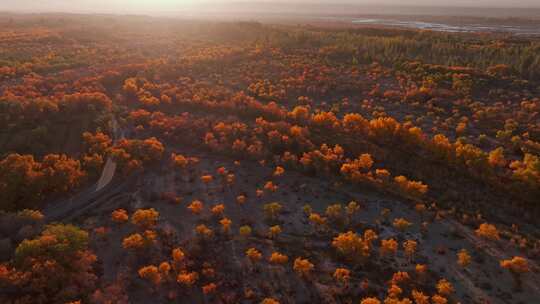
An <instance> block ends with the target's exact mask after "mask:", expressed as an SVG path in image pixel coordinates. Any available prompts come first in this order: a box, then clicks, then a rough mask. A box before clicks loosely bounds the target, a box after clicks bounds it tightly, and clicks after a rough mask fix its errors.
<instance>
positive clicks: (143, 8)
mask: <svg viewBox="0 0 540 304" xmlns="http://www.w3.org/2000/svg"><path fill="white" fill-rule="evenodd" d="M255 3H273V4H280V3H283V4H286V5H291V4H293V5H294V4H297V5H305V6H306V8H309V6H311V5H333V6H337V5H339V4H347V5H359V6H362V5H363V6H375V5H378V6H428V7H492V8H501V7H512V8H532V7H534V8H538V7H540V2H539V1H537V0H516V1H512V2H508V1H502V0H476V1H475V0H456V1H451V2H448V1H442V0H437V1H429V0H399V1H398V0H380V1H374V0H360V1H350V0H349V1H347V0H343V1H321V0H319V1H317V0H296V1H283V0H274V1H267V0H251V1H236V0H212V1H204V0H203V1H200V0H154V1H147V0H2V1H0V10H3V11H32V12H52V11H56V12H99V13H148V14H151V13H159V12H166V11H182V10H188V9H193V8H197V9H213V8H215V7H214V6H216V5H217V6H218V7H225V8H226V9H228V10H231V9H242V7H243V6H244V5H249V4H255ZM228 4H229V5H230V6H229V5H228Z"/></svg>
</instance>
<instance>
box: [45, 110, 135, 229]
mask: <svg viewBox="0 0 540 304" xmlns="http://www.w3.org/2000/svg"><path fill="white" fill-rule="evenodd" d="M111 123H112V129H113V137H114V138H113V142H114V143H116V142H117V141H118V140H119V139H122V138H124V131H123V130H120V128H119V127H118V122H117V121H116V119H115V118H114V117H113V119H112V120H111ZM116 167H117V165H116V162H115V161H114V160H113V159H112V157H110V156H109V157H108V158H107V161H106V163H105V166H103V171H102V172H101V176H100V178H99V180H98V181H97V182H96V183H95V184H94V185H91V186H90V187H88V188H86V189H84V190H82V191H80V192H79V193H77V194H76V195H74V196H72V197H70V198H68V199H66V200H64V201H61V202H56V203H52V204H49V205H48V206H47V207H46V208H45V209H44V210H43V214H44V215H45V219H46V221H47V222H54V221H60V220H69V219H72V218H75V217H76V216H79V215H81V214H83V213H84V212H86V211H88V210H89V209H91V208H95V207H96V206H97V205H98V204H100V203H102V202H103V201H106V200H107V199H110V198H111V197H113V196H116V195H118V194H119V193H120V192H121V191H122V190H123V189H124V188H125V186H126V185H127V184H128V183H129V180H123V181H121V182H120V183H116V184H115V183H111V182H112V181H113V178H114V175H115V173H116Z"/></svg>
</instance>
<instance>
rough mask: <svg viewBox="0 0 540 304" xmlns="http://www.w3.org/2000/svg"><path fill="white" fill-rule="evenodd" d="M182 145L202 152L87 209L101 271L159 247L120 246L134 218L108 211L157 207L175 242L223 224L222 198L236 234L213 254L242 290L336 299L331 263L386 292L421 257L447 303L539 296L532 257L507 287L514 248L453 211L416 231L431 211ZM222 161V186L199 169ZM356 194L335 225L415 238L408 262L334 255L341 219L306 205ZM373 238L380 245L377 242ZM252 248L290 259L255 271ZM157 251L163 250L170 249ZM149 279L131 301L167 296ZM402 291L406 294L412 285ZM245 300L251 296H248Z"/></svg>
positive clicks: (304, 299) (114, 270)
mask: <svg viewBox="0 0 540 304" xmlns="http://www.w3.org/2000/svg"><path fill="white" fill-rule="evenodd" d="M178 152H179V153H183V154H184V155H188V156H196V157H199V158H200V162H199V163H198V164H197V165H195V166H193V167H192V168H191V169H190V170H189V172H188V173H186V172H181V171H179V170H174V169H173V168H171V167H169V166H165V167H163V168H160V169H158V170H154V171H152V172H146V173H145V174H144V175H142V177H141V179H140V181H139V187H138V188H137V189H135V190H134V191H133V192H132V193H129V194H126V195H125V196H124V197H123V198H121V199H116V200H115V201H112V202H110V203H107V204H106V205H103V206H102V207H101V208H98V209H96V210H93V214H94V216H93V217H90V218H88V219H87V221H86V224H87V225H88V226H93V227H96V226H99V225H103V226H106V227H107V228H109V232H108V233H107V234H106V235H105V236H104V237H103V238H100V240H99V241H96V242H94V247H95V250H96V252H97V253H98V256H99V259H100V261H101V263H102V265H103V274H104V278H105V280H107V281H109V282H112V281H114V279H115V277H116V276H117V274H118V272H119V271H125V272H127V273H131V275H132V276H134V277H135V276H136V268H137V267H140V266H141V265H144V264H145V262H153V263H159V258H158V257H159V255H160V253H157V254H155V255H154V257H153V258H150V260H145V261H140V260H137V258H136V257H133V256H132V255H130V254H128V253H127V252H126V251H125V250H124V249H123V248H122V247H121V243H122V239H123V238H124V237H125V236H127V235H129V234H130V233H133V231H134V230H135V228H134V227H133V225H131V224H124V225H118V224H113V223H112V222H111V221H110V219H109V214H110V212H111V211H112V210H114V209H116V208H125V209H127V210H128V211H129V212H130V214H131V213H132V212H134V210H136V209H139V208H155V209H156V210H157V211H159V213H160V220H159V230H160V231H168V233H172V235H173V236H174V237H173V239H174V242H175V243H176V244H188V243H189V242H190V240H192V239H194V238H196V237H197V236H196V235H195V232H194V227H195V226H196V225H198V224H200V223H205V224H207V225H208V226H209V227H210V228H213V229H215V230H217V229H219V224H217V221H216V220H215V219H212V217H211V214H210V211H209V209H210V206H213V205H215V204H218V203H223V204H225V212H224V213H225V216H227V217H228V218H230V219H231V220H232V221H233V225H232V230H231V231H232V234H233V235H234V237H233V238H232V239H231V240H228V241H224V242H222V244H220V245H219V250H218V251H219V255H218V256H214V258H215V259H216V260H219V261H221V262H220V265H221V266H222V267H224V268H225V269H229V270H230V271H231V273H230V276H231V278H234V280H232V281H234V282H237V283H238V284H237V286H236V288H237V289H238V290H242V289H244V288H251V289H254V290H256V291H259V292H260V293H261V294H264V295H266V296H274V297H276V298H279V299H280V301H281V303H314V302H321V303H342V301H341V299H340V298H339V296H337V297H336V296H334V297H332V296H330V297H328V293H331V292H330V291H334V293H335V287H332V286H333V285H335V284H334V283H333V281H332V278H331V275H332V273H333V271H334V269H335V268H336V267H348V268H350V269H352V270H353V271H352V273H353V274H352V278H351V286H355V285H358V284H359V283H360V282H361V281H362V280H364V279H368V280H369V281H370V284H372V286H374V289H373V292H375V293H379V292H382V293H380V296H382V295H383V293H384V289H385V287H386V286H385V284H386V282H387V281H388V280H389V279H390V278H391V276H392V274H393V273H394V272H396V271H408V272H409V273H411V274H412V273H414V266H415V264H416V263H425V264H427V265H428V267H429V275H428V278H427V279H426V280H427V281H426V282H422V284H423V286H431V287H426V288H429V289H428V290H425V291H426V292H428V293H430V294H433V293H434V288H433V286H434V285H435V283H436V281H437V280H438V279H440V278H446V279H448V280H449V281H450V282H451V283H452V284H453V285H454V288H455V290H456V292H455V294H454V295H453V296H452V297H451V298H452V300H453V301H452V303H454V301H455V302H457V301H460V302H461V303H495V304H497V303H501V304H502V303H530V304H535V303H539V299H540V289H539V286H540V280H539V276H538V274H537V273H534V270H535V269H534V267H536V265H534V264H533V272H532V273H529V274H526V275H525V276H524V280H523V281H524V284H523V292H520V293H516V292H514V291H513V280H512V276H511V275H510V274H509V272H508V271H507V270H504V269H501V268H500V267H499V260H500V259H503V258H505V259H506V258H511V257H512V256H514V255H519V252H518V251H517V250H516V249H515V248H514V247H510V246H507V245H505V241H500V242H491V241H483V240H480V239H478V238H477V237H476V235H475V234H474V231H473V229H471V228H470V227H466V226H463V225H462V224H460V223H458V222H456V221H454V220H452V219H449V218H446V219H445V218H443V219H440V220H436V221H434V222H433V223H430V224H429V229H428V231H427V233H422V232H421V224H420V223H421V222H422V221H425V220H426V219H427V218H428V216H427V215H424V216H421V215H420V214H419V213H417V212H416V211H415V210H414V209H413V208H412V207H411V206H409V205H407V204H406V203H404V202H401V201H400V200H399V199H397V198H391V197H388V196H387V195H382V194H379V193H376V192H373V191H372V190H369V189H362V188H360V187H353V186H348V185H339V184H336V181H335V180H334V179H333V178H330V177H321V178H314V177H309V176H306V175H304V174H301V173H298V172H292V171H286V173H285V174H284V175H283V176H280V177H273V176H272V172H273V167H265V166H262V165H260V164H259V163H257V162H251V161H241V164H240V165H235V164H234V163H233V161H232V160H229V159H226V158H219V157H213V156H212V157H208V156H207V154H204V153H203V154H200V153H196V152H193V151H178ZM178 152H177V153H178ZM221 166H224V167H225V168H227V169H228V170H229V171H230V172H231V173H234V174H235V177H236V182H235V184H234V185H233V186H230V187H223V186H222V184H221V182H220V181H219V178H215V179H214V181H213V182H212V183H210V184H208V185H205V184H203V183H202V182H200V180H199V177H200V176H201V175H203V174H212V175H214V176H216V175H217V174H216V173H215V172H216V169H217V168H218V167H221ZM268 180H273V181H274V183H276V184H277V185H278V186H279V189H278V190H277V191H276V192H275V193H268V192H265V195H264V196H263V197H262V198H257V197H256V195H255V191H256V189H261V188H262V187H263V186H264V184H265V183H266V181H268ZM165 192H172V193H175V194H176V195H177V196H180V197H182V203H180V204H178V205H176V204H171V203H170V202H167V201H165V200H163V199H161V194H162V193H165ZM240 194H244V195H246V196H247V198H248V199H247V202H246V203H245V204H244V205H243V206H239V205H238V204H237V203H236V196H237V195H240ZM193 200H201V201H202V202H203V203H204V206H205V210H204V212H203V213H202V214H201V215H198V216H197V215H194V214H192V213H191V211H190V210H188V209H187V206H188V205H189V204H190V203H191V202H192V201H193ZM352 200H354V201H356V202H359V203H360V204H361V209H360V212H359V213H358V214H357V215H356V216H355V218H354V219H353V221H352V223H351V224H350V225H349V226H348V227H341V228H339V230H341V231H342V232H345V231H347V230H353V231H355V232H357V233H359V234H361V233H363V231H364V230H365V229H367V228H371V229H375V230H376V231H377V232H378V234H379V238H383V239H384V238H390V237H394V238H396V239H397V240H398V241H399V242H400V243H401V242H402V241H404V240H406V239H414V240H417V241H418V249H419V250H418V253H417V255H416V256H415V259H414V261H412V262H409V261H408V260H407V259H406V258H405V257H404V254H403V250H402V249H401V247H400V250H399V251H398V254H397V256H396V257H395V258H379V257H378V256H379V255H378V253H376V254H373V256H374V258H373V259H372V260H370V261H369V262H368V263H367V265H360V266H355V267H354V268H352V267H349V266H350V265H345V264H343V262H342V261H340V260H339V259H336V254H335V249H334V248H332V247H331V245H330V244H331V240H332V238H333V237H334V236H335V235H337V233H338V232H339V231H338V229H336V228H337V226H332V228H331V230H330V231H329V232H327V233H325V234H318V233H316V232H315V231H314V228H313V227H312V225H311V224H310V223H309V222H308V220H307V218H306V216H305V214H304V212H303V210H302V207H303V206H304V205H305V204H310V205H311V206H312V207H313V209H314V211H315V212H318V213H321V214H324V211H325V209H326V207H327V206H328V205H330V204H335V203H341V204H343V205H345V204H347V203H348V202H350V201H352ZM269 202H280V203H281V204H282V205H283V206H284V210H283V212H282V213H281V215H280V216H279V219H278V222H279V224H280V225H281V228H282V229H283V233H282V234H281V235H280V236H279V237H278V239H277V240H270V239H268V238H267V237H266V231H267V230H268V228H269V224H270V223H269V222H268V221H267V220H265V216H264V212H263V205H264V204H266V203H269ZM384 208H388V209H390V210H391V212H390V214H389V215H388V217H387V218H386V219H385V218H383V217H381V216H380V213H381V211H382V210H383V209H384ZM399 217H403V218H406V219H407V220H409V221H411V222H413V226H412V227H411V228H410V229H408V230H407V231H406V232H403V233H402V232H399V231H397V230H396V229H395V228H394V227H392V225H390V224H389V222H390V221H392V220H393V219H394V218H399ZM245 224H249V225H250V226H251V227H252V229H253V234H252V237H250V238H248V239H247V240H246V239H242V238H240V237H239V236H238V229H239V227H240V226H241V225H245ZM274 224H275V223H274ZM506 243H508V242H506ZM376 244H377V246H376V249H378V243H376ZM249 247H255V248H257V249H259V250H260V251H261V252H262V253H263V256H264V257H265V259H266V258H267V257H268V256H269V255H270V254H271V252H273V251H279V252H281V253H284V254H286V255H288V256H289V258H290V260H289V264H288V265H287V266H286V267H284V268H282V267H279V266H271V265H269V264H268V263H267V262H263V263H262V264H261V265H260V266H259V267H258V268H257V269H256V271H253V270H250V267H249V265H247V261H246V257H245V254H244V252H245V250H246V249H247V248H249ZM463 248H465V249H467V250H468V251H469V253H471V256H472V260H473V261H472V263H471V265H470V266H469V267H467V268H466V269H463V268H462V267H460V266H459V265H458V264H457V263H456V261H457V257H456V254H457V252H458V251H459V250H461V249H463ZM157 250H158V251H160V250H161V252H164V253H163V255H166V253H165V252H167V249H165V248H162V249H157ZM169 252H170V251H169ZM298 256H301V257H307V258H309V259H310V260H311V261H312V262H313V263H314V264H315V275H314V277H315V279H314V280H313V281H311V282H307V283H306V281H304V280H302V279H299V278H298V276H297V275H296V274H295V273H294V272H293V270H292V265H291V264H292V263H291V260H294V258H296V257H298ZM145 284H146V286H147V285H148V283H146V282H141V280H134V283H133V285H134V286H131V287H130V288H129V293H130V302H132V303H149V302H148V301H149V297H152V299H153V300H152V303H167V300H165V298H160V297H157V298H156V296H155V295H152V294H151V293H149V292H148V289H147V288H146V287H144V286H145ZM406 292H407V294H408V292H410V291H406ZM157 299H159V300H157ZM156 301H158V302H156ZM175 302H176V303H214V301H212V299H208V298H207V297H204V296H203V295H202V293H200V292H193V293H191V294H190V295H189V296H186V297H185V298H182V299H181V300H180V299H179V298H177V299H176V300H175ZM245 303H256V302H251V301H247V300H246V302H245Z"/></svg>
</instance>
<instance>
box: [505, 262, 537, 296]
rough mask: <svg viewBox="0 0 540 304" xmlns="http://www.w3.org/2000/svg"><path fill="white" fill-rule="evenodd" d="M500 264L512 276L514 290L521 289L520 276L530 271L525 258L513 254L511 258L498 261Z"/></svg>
mask: <svg viewBox="0 0 540 304" xmlns="http://www.w3.org/2000/svg"><path fill="white" fill-rule="evenodd" d="M500 265H501V267H502V268H504V269H508V270H509V271H510V273H511V274H512V276H513V278H514V282H515V288H516V290H518V291H521V289H522V285H523V283H522V280H521V276H522V275H523V274H524V273H527V272H530V271H531V270H530V267H529V262H528V261H527V259H525V258H523V257H520V256H515V257H513V258H512V259H509V260H502V261H500Z"/></svg>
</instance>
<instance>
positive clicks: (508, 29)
mask: <svg viewBox="0 0 540 304" xmlns="http://www.w3.org/2000/svg"><path fill="white" fill-rule="evenodd" d="M352 23H354V24H366V25H383V26H392V27H403V28H414V29H423V30H431V31H437V32H451V33H480V32H499V33H509V34H514V35H523V36H540V26H514V25H485V24H466V25H451V24H444V23H433V22H423V21H407V20H394V19H370V18H358V19H354V20H352Z"/></svg>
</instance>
